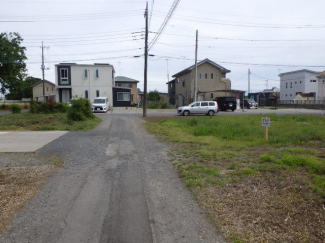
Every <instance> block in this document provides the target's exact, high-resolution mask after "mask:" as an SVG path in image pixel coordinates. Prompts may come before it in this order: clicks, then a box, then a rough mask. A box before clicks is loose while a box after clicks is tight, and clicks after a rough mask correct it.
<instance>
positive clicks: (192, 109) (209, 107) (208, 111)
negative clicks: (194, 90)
mask: <svg viewBox="0 0 325 243" xmlns="http://www.w3.org/2000/svg"><path fill="white" fill-rule="evenodd" d="M177 111H178V114H180V115H183V116H188V115H189V114H205V115H209V116H213V115H214V114H215V113H218V112H219V108H218V103H217V102H216V101H197V102H193V103H191V104H189V105H188V106H182V107H178V110H177Z"/></svg>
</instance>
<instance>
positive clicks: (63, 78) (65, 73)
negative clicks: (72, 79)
mask: <svg viewBox="0 0 325 243" xmlns="http://www.w3.org/2000/svg"><path fill="white" fill-rule="evenodd" d="M60 81H61V84H68V83H69V81H68V69H67V68H61V69H60Z"/></svg>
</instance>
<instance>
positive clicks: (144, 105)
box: [143, 2, 148, 117]
mask: <svg viewBox="0 0 325 243" xmlns="http://www.w3.org/2000/svg"><path fill="white" fill-rule="evenodd" d="M144 17H145V19H146V20H145V21H146V35H145V45H144V87H143V117H146V116H147V77H148V2H147V6H146V11H145V14H144Z"/></svg>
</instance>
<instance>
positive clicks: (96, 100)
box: [94, 99, 105, 104]
mask: <svg viewBox="0 0 325 243" xmlns="http://www.w3.org/2000/svg"><path fill="white" fill-rule="evenodd" d="M104 103H105V99H95V100H94V104H104Z"/></svg>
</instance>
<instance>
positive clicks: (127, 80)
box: [115, 76, 139, 83]
mask: <svg viewBox="0 0 325 243" xmlns="http://www.w3.org/2000/svg"><path fill="white" fill-rule="evenodd" d="M115 82H120V83H139V81H138V80H135V79H132V78H128V77H124V76H116V77H115Z"/></svg>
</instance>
